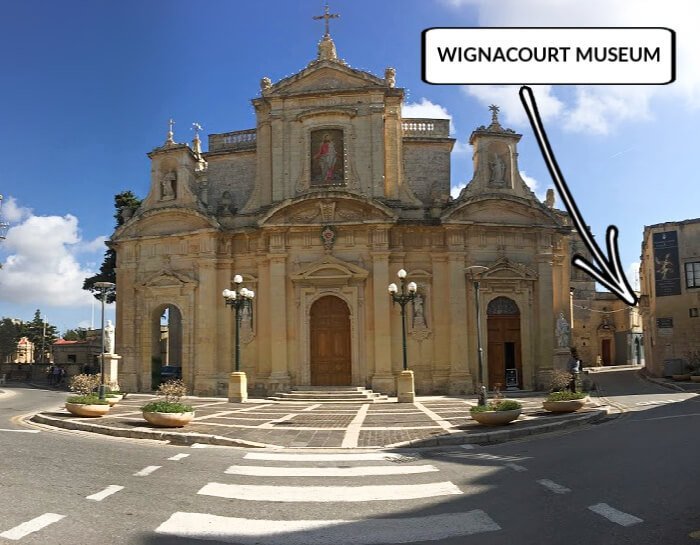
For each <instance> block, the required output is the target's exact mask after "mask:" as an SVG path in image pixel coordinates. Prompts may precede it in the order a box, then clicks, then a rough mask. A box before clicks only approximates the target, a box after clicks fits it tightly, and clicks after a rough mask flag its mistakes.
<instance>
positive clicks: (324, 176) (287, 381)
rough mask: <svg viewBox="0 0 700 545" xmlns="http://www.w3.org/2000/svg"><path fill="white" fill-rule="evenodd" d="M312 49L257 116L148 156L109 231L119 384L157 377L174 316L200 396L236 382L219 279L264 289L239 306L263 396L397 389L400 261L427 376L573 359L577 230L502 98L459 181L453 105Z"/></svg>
mask: <svg viewBox="0 0 700 545" xmlns="http://www.w3.org/2000/svg"><path fill="white" fill-rule="evenodd" d="M395 78H396V74H395V71H394V69H392V68H387V69H386V71H385V74H384V77H383V78H381V77H377V76H375V75H372V74H370V73H368V72H364V71H361V70H357V69H354V68H351V67H350V66H348V65H347V64H346V63H345V62H344V61H342V60H340V59H339V57H338V56H337V54H336V49H335V45H334V43H333V40H332V39H331V37H330V35H329V34H328V33H326V34H325V35H324V36H323V38H322V40H321V41H320V42H319V45H318V54H317V58H316V59H314V60H312V61H311V62H310V63H309V64H308V65H307V66H306V68H304V69H303V70H301V71H300V72H298V73H296V74H294V75H292V76H290V77H287V78H285V79H283V80H281V81H278V82H276V83H273V82H272V81H270V79H269V78H266V77H265V78H262V80H261V84H260V87H261V89H260V95H259V96H258V97H257V98H254V99H253V100H252V103H253V107H254V109H255V115H256V126H255V128H252V129H246V130H239V131H234V132H228V133H224V134H212V135H209V142H208V151H206V152H203V151H202V150H201V143H200V140H199V137H198V136H195V139H194V141H193V142H192V144H191V145H187V144H182V143H177V142H175V140H174V135H173V133H172V125H171V129H170V132H169V133H168V137H167V140H166V141H165V143H164V144H163V145H162V146H160V147H158V148H155V149H154V150H153V151H151V152H150V153H149V157H150V159H151V161H152V166H151V185H150V191H149V193H148V195H147V197H146V198H145V200H144V201H143V203H142V204H141V206H140V207H139V208H138V209H136V210H126V211H125V212H124V216H123V218H124V219H125V220H126V221H125V222H124V224H123V225H122V226H121V227H119V228H118V229H117V231H116V232H115V233H114V235H113V237H112V239H111V241H110V245H111V247H113V248H114V249H115V250H116V253H117V290H118V291H117V293H118V295H117V297H118V304H117V352H118V353H119V354H120V355H121V356H122V358H123V359H122V360H121V364H120V381H119V382H120V385H121V386H122V388H124V389H126V390H130V391H148V390H150V389H151V387H152V385H153V384H154V383H155V381H156V380H157V375H158V370H159V367H160V365H162V363H163V362H162V358H161V353H162V349H161V319H162V317H163V316H164V314H165V315H167V321H168V335H167V338H168V343H169V348H168V354H169V363H170V364H171V365H179V366H181V368H182V376H183V379H184V380H185V382H186V383H187V385H188V387H189V388H190V389H191V391H192V392H194V393H196V394H199V395H226V391H227V387H228V376H229V373H230V372H231V371H232V370H233V358H234V350H235V343H234V338H235V336H234V328H235V321H234V314H233V312H232V310H231V309H230V308H229V307H227V306H226V305H225V302H224V298H223V297H222V291H223V290H224V289H234V285H233V277H234V275H236V274H240V275H242V277H243V284H242V285H243V286H245V287H246V288H248V289H251V290H254V291H255V298H254V300H253V305H252V309H251V311H250V312H248V311H246V312H245V313H244V315H243V317H242V321H241V330H240V336H241V370H243V371H245V372H246V373H247V376H248V386H249V389H250V390H251V391H252V392H255V393H261V394H262V393H267V394H271V393H273V392H277V391H283V390H288V389H289V388H290V387H294V386H302V385H356V386H365V387H369V388H372V389H374V390H375V391H377V392H383V393H389V394H391V393H394V392H395V391H396V377H397V375H398V374H399V373H400V371H401V370H402V357H403V352H402V327H401V314H400V307H399V306H398V305H393V304H392V302H391V298H390V296H389V294H388V292H387V286H388V285H389V284H390V283H392V282H396V283H399V280H398V278H397V271H399V270H400V269H405V270H406V271H407V272H408V276H407V278H406V280H407V281H409V282H410V281H413V282H415V283H416V284H417V286H418V297H417V298H416V300H415V301H414V302H413V303H409V304H408V305H407V307H406V312H407V322H406V328H407V329H406V331H407V356H408V367H409V369H411V370H413V371H414V373H415V383H416V392H417V393H419V394H428V393H445V394H447V393H449V394H463V393H471V392H474V391H475V388H476V387H477V386H478V380H479V372H478V366H477V362H478V347H479V346H478V339H477V323H476V316H477V312H476V291H475V281H479V299H480V313H479V314H480V316H481V328H480V329H481V332H482V335H481V337H482V347H483V377H484V382H485V383H487V385H488V387H489V388H493V387H495V386H497V385H500V386H501V388H503V389H505V387H506V386H510V387H511V388H521V389H534V388H536V387H537V386H539V385H542V384H545V383H546V381H547V378H548V374H549V373H551V370H552V368H554V367H557V366H562V367H563V366H564V365H565V361H566V359H567V357H568V352H569V350H568V347H569V344H570V336H569V335H570V332H569V325H568V323H567V318H568V317H569V316H570V315H571V306H570V305H571V301H570V278H571V265H570V249H569V246H570V245H569V240H570V238H571V236H572V235H571V233H572V230H571V227H570V226H569V225H568V222H567V216H566V215H565V214H564V213H563V212H561V211H558V210H556V209H555V208H554V207H553V204H554V203H553V198H548V199H547V202H546V203H543V202H541V201H540V200H538V199H537V197H536V196H535V195H534V194H533V193H532V191H531V190H530V189H529V188H528V187H527V186H526V184H525V183H524V182H523V180H522V178H521V177H520V175H519V169H518V152H517V145H518V141H519V140H520V138H521V135H519V134H516V133H515V132H514V131H512V130H510V129H507V128H504V127H502V126H501V124H500V122H499V119H498V109H497V108H496V107H492V108H491V110H492V112H491V120H490V124H488V125H481V126H479V127H478V128H476V129H475V130H474V131H473V133H472V135H471V138H470V144H471V145H472V146H473V153H474V155H473V176H472V179H471V181H470V183H469V184H468V185H467V187H466V188H465V189H464V190H463V191H462V193H461V194H460V195H459V197H458V198H457V199H452V198H451V197H450V154H451V150H452V148H453V146H454V143H455V140H454V139H453V138H450V136H449V121H448V120H446V119H407V118H404V117H403V116H402V113H401V112H402V104H403V101H404V95H405V92H404V90H403V89H402V88H400V87H397V86H396V84H395Z"/></svg>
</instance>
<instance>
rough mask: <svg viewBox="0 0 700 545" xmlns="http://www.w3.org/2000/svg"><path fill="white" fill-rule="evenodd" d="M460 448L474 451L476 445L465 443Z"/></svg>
mask: <svg viewBox="0 0 700 545" xmlns="http://www.w3.org/2000/svg"><path fill="white" fill-rule="evenodd" d="M459 448H463V449H465V450H472V449H473V448H474V445H470V444H469V443H465V444H464V445H459Z"/></svg>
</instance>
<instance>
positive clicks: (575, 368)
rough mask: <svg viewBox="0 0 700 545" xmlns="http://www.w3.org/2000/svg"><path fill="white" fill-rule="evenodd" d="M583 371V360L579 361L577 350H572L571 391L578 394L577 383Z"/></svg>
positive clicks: (570, 366) (570, 365)
mask: <svg viewBox="0 0 700 545" xmlns="http://www.w3.org/2000/svg"><path fill="white" fill-rule="evenodd" d="M580 371H581V360H579V359H578V352H577V351H576V348H572V349H571V355H570V356H569V373H571V382H569V390H571V391H572V392H574V393H575V392H576V381H577V378H578V374H579V372H580Z"/></svg>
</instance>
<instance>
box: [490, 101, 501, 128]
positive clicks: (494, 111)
mask: <svg viewBox="0 0 700 545" xmlns="http://www.w3.org/2000/svg"><path fill="white" fill-rule="evenodd" d="M489 110H490V112H491V122H492V123H498V112H499V111H500V110H501V109H500V108H499V107H498V106H496V105H495V104H491V106H489Z"/></svg>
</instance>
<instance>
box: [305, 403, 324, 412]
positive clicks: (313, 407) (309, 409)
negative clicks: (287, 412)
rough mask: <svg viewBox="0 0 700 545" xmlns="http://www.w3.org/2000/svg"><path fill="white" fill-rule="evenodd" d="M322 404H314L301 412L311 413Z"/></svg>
mask: <svg viewBox="0 0 700 545" xmlns="http://www.w3.org/2000/svg"><path fill="white" fill-rule="evenodd" d="M321 405H322V403H316V405H311V406H310V407H306V409H302V411H313V410H314V409H318V408H319V407H320V406H321Z"/></svg>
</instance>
